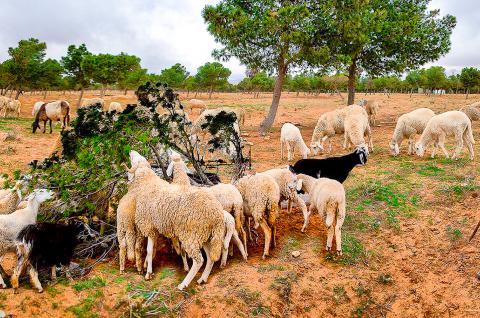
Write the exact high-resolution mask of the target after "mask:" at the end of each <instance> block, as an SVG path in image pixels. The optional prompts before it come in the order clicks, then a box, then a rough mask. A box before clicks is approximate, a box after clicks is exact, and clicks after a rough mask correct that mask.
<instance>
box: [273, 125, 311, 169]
mask: <svg viewBox="0 0 480 318" xmlns="http://www.w3.org/2000/svg"><path fill="white" fill-rule="evenodd" d="M284 146H285V147H286V148H287V152H288V161H291V160H293V157H294V151H295V147H297V148H298V149H299V150H300V154H301V156H302V157H303V159H307V157H308V155H309V154H310V149H308V147H307V145H306V144H305V142H304V141H303V138H302V133H301V132H300V129H298V127H296V126H295V125H293V124H291V123H285V124H283V126H282V129H281V130H280V151H281V157H282V159H283V147H284Z"/></svg>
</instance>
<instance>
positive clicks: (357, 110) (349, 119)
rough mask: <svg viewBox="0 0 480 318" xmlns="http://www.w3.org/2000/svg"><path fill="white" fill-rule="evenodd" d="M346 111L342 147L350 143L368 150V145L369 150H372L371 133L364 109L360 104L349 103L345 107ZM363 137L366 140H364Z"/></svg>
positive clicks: (344, 147)
mask: <svg viewBox="0 0 480 318" xmlns="http://www.w3.org/2000/svg"><path fill="white" fill-rule="evenodd" d="M346 112H347V114H346V116H345V121H344V128H345V135H344V142H343V149H347V147H348V146H349V145H350V144H352V145H353V146H354V147H356V148H359V147H361V148H365V149H366V150H368V146H370V150H371V151H372V152H373V141H372V134H371V130H370V124H369V123H368V115H367V112H366V111H365V109H364V108H363V107H362V106H358V105H350V106H348V107H346ZM365 138H366V139H367V141H365ZM367 142H368V146H367Z"/></svg>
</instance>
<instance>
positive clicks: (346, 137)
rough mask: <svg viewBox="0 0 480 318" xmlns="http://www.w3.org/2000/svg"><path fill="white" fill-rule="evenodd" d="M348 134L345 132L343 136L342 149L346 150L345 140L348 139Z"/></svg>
mask: <svg viewBox="0 0 480 318" xmlns="http://www.w3.org/2000/svg"><path fill="white" fill-rule="evenodd" d="M347 135H348V134H347V133H346V132H345V133H344V134H343V149H347V139H348V136H347Z"/></svg>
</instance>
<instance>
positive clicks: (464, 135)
mask: <svg viewBox="0 0 480 318" xmlns="http://www.w3.org/2000/svg"><path fill="white" fill-rule="evenodd" d="M447 135H453V136H455V141H456V147H455V152H454V154H453V156H452V159H457V158H458V156H459V155H460V153H461V152H462V148H463V143H465V144H467V148H468V152H469V153H470V160H473V157H474V152H473V144H475V140H474V139H473V133H472V123H471V121H470V119H469V118H468V116H467V115H466V114H465V113H462V112H460V111H458V110H454V111H449V112H445V113H442V114H439V115H435V116H433V117H432V118H431V119H430V120H429V121H428V123H427V126H426V127H425V130H424V131H423V133H422V135H421V136H420V140H419V141H418V142H417V143H416V144H415V152H416V154H417V156H420V157H423V155H424V154H425V149H426V148H427V147H428V145H430V144H431V143H432V142H433V144H434V148H433V151H432V158H434V157H435V152H436V150H437V148H438V147H440V149H442V150H443V153H444V154H445V157H446V158H448V157H449V156H448V152H447V150H446V149H445V137H446V136H447Z"/></svg>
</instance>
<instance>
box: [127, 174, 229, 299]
mask: <svg viewBox="0 0 480 318" xmlns="http://www.w3.org/2000/svg"><path fill="white" fill-rule="evenodd" d="M133 173H134V177H133V181H132V183H138V184H142V183H145V182H148V179H149V178H151V177H152V174H153V175H154V172H153V171H152V170H151V169H150V168H147V167H144V168H137V169H135V171H134V172H133ZM147 186H148V187H147V188H144V189H143V191H139V193H137V195H136V205H135V223H136V225H137V229H139V230H140V232H141V233H142V234H143V236H145V237H147V238H148V245H147V258H146V261H147V273H146V275H145V279H150V278H151V276H152V257H153V245H154V242H155V241H156V238H157V236H158V235H163V236H165V237H167V238H169V239H176V240H177V241H178V243H179V244H180V246H181V247H182V248H183V249H184V250H185V252H186V253H187V255H188V256H189V257H191V258H192V259H193V265H192V267H191V269H190V271H189V272H188V274H187V276H186V277H185V279H184V280H183V281H182V283H180V285H178V289H180V290H183V289H184V288H185V287H187V286H188V285H189V284H190V282H191V281H192V280H193V278H194V277H195V275H196V274H197V272H198V271H199V269H200V267H201V266H202V264H203V257H202V254H201V252H200V249H202V248H203V249H204V250H205V252H206V256H207V265H206V267H205V270H204V272H203V274H202V276H201V277H200V279H199V280H198V281H197V282H198V283H202V282H206V281H207V279H208V275H209V274H210V271H211V269H212V267H213V263H214V262H216V261H218V260H219V259H220V255H221V252H222V246H223V241H224V237H225V221H224V216H223V210H222V206H221V205H220V203H219V202H218V201H217V200H216V199H215V198H214V197H213V196H212V195H211V194H209V193H208V192H207V191H205V190H203V189H198V188H185V187H182V188H179V187H178V186H175V185H170V186H165V187H158V186H157V187H152V186H150V185H149V184H147Z"/></svg>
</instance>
